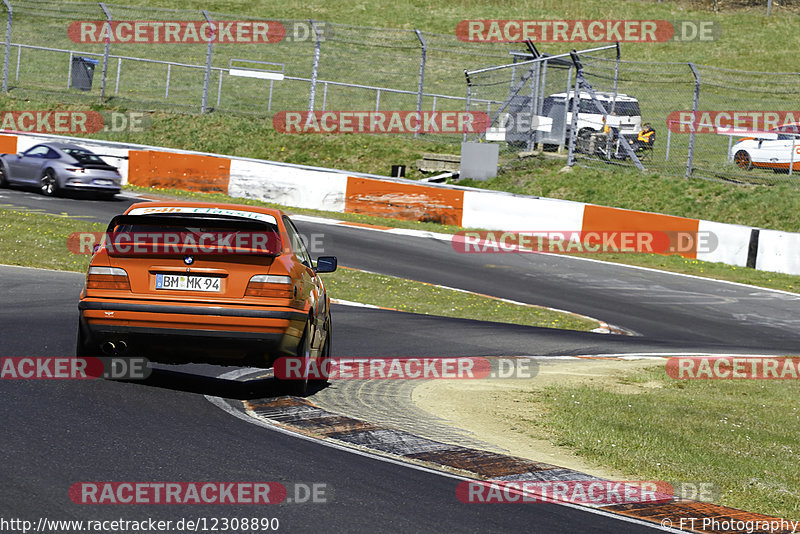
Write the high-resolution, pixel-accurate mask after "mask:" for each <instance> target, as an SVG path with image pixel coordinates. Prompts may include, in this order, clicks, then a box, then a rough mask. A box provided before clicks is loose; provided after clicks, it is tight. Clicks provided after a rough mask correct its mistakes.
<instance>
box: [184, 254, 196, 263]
mask: <svg viewBox="0 0 800 534" xmlns="http://www.w3.org/2000/svg"><path fill="white" fill-rule="evenodd" d="M183 263H185V264H186V265H191V264H193V263H194V258H193V257H192V256H186V257H184V258H183Z"/></svg>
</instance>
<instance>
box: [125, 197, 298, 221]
mask: <svg viewBox="0 0 800 534" xmlns="http://www.w3.org/2000/svg"><path fill="white" fill-rule="evenodd" d="M170 207H172V208H216V209H220V210H232V211H249V212H251V213H263V214H265V215H272V216H273V217H275V219H277V220H280V219H281V217H282V216H283V215H284V212H283V211H281V210H278V209H274V208H266V207H263V206H249V205H246V204H224V203H220V202H187V201H171V200H161V201H158V202H137V203H136V204H132V205H131V206H130V207H129V208H128V209H127V210H125V213H126V214H127V213H130V212H131V211H133V210H135V209H140V208H153V209H158V208H170Z"/></svg>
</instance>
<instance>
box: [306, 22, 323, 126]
mask: <svg viewBox="0 0 800 534" xmlns="http://www.w3.org/2000/svg"><path fill="white" fill-rule="evenodd" d="M309 23H310V24H311V30H312V31H313V32H314V65H313V66H312V67H311V90H310V91H309V94H308V114H309V116H310V115H311V114H312V113H314V99H315V98H316V96H317V76H318V75H319V52H320V41H321V38H320V34H319V30H318V29H317V23H316V22H314V20H313V19H311V20H309Z"/></svg>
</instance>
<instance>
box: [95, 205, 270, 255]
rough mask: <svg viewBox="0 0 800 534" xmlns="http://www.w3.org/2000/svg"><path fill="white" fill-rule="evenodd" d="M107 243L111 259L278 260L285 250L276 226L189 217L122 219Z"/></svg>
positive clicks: (115, 222) (116, 219) (112, 226)
mask: <svg viewBox="0 0 800 534" xmlns="http://www.w3.org/2000/svg"><path fill="white" fill-rule="evenodd" d="M106 243H107V244H108V246H107V248H108V251H109V254H111V255H139V254H141V255H155V254H203V253H206V254H255V255H269V256H277V255H279V254H280V253H281V250H282V248H283V244H282V241H281V236H280V230H279V229H278V226H277V225H275V224H271V223H269V222H266V221H257V220H252V219H243V218H236V217H211V218H209V217H208V216H193V215H192V214H185V213H182V214H158V215H118V216H117V217H114V219H112V221H111V223H110V224H109V226H108V229H107V241H106ZM134 245H135V246H134Z"/></svg>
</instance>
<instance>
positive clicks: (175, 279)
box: [156, 274, 221, 292]
mask: <svg viewBox="0 0 800 534" xmlns="http://www.w3.org/2000/svg"><path fill="white" fill-rule="evenodd" d="M220 280H221V278H219V277H216V276H189V275H182V274H157V275H156V289H177V290H180V291H209V292H214V291H219V290H220Z"/></svg>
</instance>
